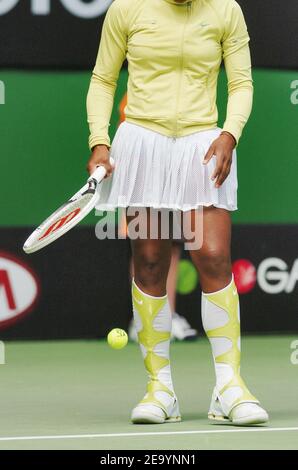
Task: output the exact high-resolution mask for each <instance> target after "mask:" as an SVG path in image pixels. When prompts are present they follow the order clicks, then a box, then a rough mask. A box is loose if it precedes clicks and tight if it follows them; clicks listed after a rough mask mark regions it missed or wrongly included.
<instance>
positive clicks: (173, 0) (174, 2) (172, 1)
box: [165, 0, 195, 5]
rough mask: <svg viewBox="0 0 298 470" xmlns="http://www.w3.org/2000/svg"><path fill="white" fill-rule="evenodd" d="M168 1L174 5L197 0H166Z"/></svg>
mask: <svg viewBox="0 0 298 470" xmlns="http://www.w3.org/2000/svg"><path fill="white" fill-rule="evenodd" d="M165 1H166V2H168V3H172V4H173V5H183V4H184V3H191V2H195V0H183V2H176V1H175V0H165Z"/></svg>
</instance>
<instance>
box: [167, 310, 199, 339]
mask: <svg viewBox="0 0 298 470" xmlns="http://www.w3.org/2000/svg"><path fill="white" fill-rule="evenodd" d="M197 337H198V332H197V330H195V329H194V328H192V327H191V326H190V324H189V323H188V321H187V320H186V318H184V317H182V316H181V315H178V313H176V312H175V313H173V320H172V335H171V339H177V340H178V341H183V340H188V341H191V340H194V339H196V338H197Z"/></svg>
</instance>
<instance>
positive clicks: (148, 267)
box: [135, 253, 167, 287]
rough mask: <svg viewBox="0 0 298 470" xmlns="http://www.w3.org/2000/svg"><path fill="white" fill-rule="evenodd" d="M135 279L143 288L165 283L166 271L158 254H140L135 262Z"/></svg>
mask: <svg viewBox="0 0 298 470" xmlns="http://www.w3.org/2000/svg"><path fill="white" fill-rule="evenodd" d="M135 278H136V281H138V283H139V284H141V285H142V286H143V287H151V286H155V285H158V284H160V283H165V282H166V278H167V270H166V267H165V266H164V263H163V261H162V257H161V256H160V255H159V253H150V254H147V253H142V254H140V255H139V256H138V259H137V260H135Z"/></svg>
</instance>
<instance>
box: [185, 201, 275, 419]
mask: <svg viewBox="0 0 298 470" xmlns="http://www.w3.org/2000/svg"><path fill="white" fill-rule="evenodd" d="M203 222H204V226H203V244H202V247H201V249H200V250H193V251H191V252H190V254H191V257H192V259H193V262H194V264H195V265H196V267H197V270H198V271H199V273H200V280H201V285H202V291H203V294H202V322H203V326H204V329H205V332H206V334H207V336H208V338H209V339H210V342H211V347H212V353H213V358H214V364H215V374H216V385H215V388H214V391H213V395H212V399H211V405H210V410H209V415H208V416H209V418H210V419H213V420H214V419H215V420H227V421H230V422H232V423H234V424H237V425H247V424H258V423H263V422H266V421H268V415H267V413H266V411H265V410H264V409H263V408H261V406H260V405H259V402H258V400H257V399H256V398H255V397H254V396H253V395H252V394H251V393H250V391H249V390H248V388H247V386H246V385H245V383H244V381H243V380H242V378H241V376H240V307H239V297H238V293H237V288H236V285H235V283H234V280H233V278H232V269H231V259H230V258H231V257H230V243H231V221H230V214H229V213H228V211H226V210H224V209H217V208H214V207H211V208H206V209H204V212H203Z"/></svg>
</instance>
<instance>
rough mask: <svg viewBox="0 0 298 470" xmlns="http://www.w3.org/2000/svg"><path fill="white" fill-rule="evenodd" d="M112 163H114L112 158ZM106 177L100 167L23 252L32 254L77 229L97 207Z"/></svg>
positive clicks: (34, 235) (33, 237)
mask: <svg viewBox="0 0 298 470" xmlns="http://www.w3.org/2000/svg"><path fill="white" fill-rule="evenodd" d="M110 163H111V164H112V165H113V164H114V161H113V159H112V158H111V159H110ZM105 176H106V169H105V168H104V167H103V166H99V167H97V168H96V170H95V171H94V172H93V173H92V175H91V176H90V177H89V178H88V180H87V183H86V184H85V186H83V187H82V188H81V189H80V190H79V191H78V192H77V193H76V194H74V195H73V196H72V198H70V199H69V200H68V201H67V202H66V203H65V204H63V205H62V206H61V207H59V209H57V210H56V211H55V212H53V214H52V215H50V217H48V218H47V219H46V220H45V221H44V222H42V223H41V224H40V225H39V226H38V227H37V229H35V230H34V232H33V233H32V234H31V235H30V237H29V238H27V240H26V241H25V243H24V246H23V250H24V251H25V253H27V254H30V253H34V252H35V251H38V250H41V249H42V248H44V247H45V246H47V245H49V244H50V243H53V242H54V241H55V240H57V238H60V237H62V235H64V234H65V233H67V232H68V231H69V230H71V229H72V228H73V227H75V226H76V225H77V224H78V223H79V222H80V221H81V220H82V219H84V217H86V216H87V215H88V214H89V213H90V212H91V211H92V209H94V207H95V206H96V203H97V201H98V199H99V193H98V191H97V187H98V185H99V184H100V183H101V182H102V180H103V179H104V177H105Z"/></svg>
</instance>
